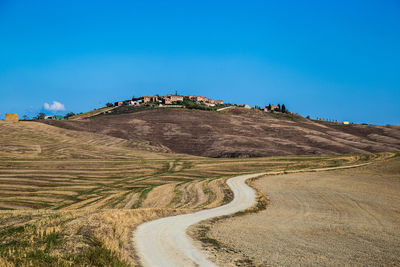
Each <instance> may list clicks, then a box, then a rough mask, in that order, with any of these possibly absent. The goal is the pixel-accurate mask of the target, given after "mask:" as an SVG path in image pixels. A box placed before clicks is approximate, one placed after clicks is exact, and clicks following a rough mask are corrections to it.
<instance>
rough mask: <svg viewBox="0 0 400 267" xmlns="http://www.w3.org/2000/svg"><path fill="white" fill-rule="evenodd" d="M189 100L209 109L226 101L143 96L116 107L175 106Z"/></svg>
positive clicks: (201, 97)
mask: <svg viewBox="0 0 400 267" xmlns="http://www.w3.org/2000/svg"><path fill="white" fill-rule="evenodd" d="M185 99H188V100H190V101H192V102H194V103H197V104H203V105H206V106H209V107H213V106H215V105H222V104H224V101H222V100H213V99H211V98H208V97H205V96H194V95H165V96H158V95H155V96H141V97H137V98H135V97H134V98H132V100H125V101H118V102H115V103H114V106H116V107H117V106H140V105H143V104H147V103H153V104H158V105H175V104H178V103H180V102H183V101H184V100H185Z"/></svg>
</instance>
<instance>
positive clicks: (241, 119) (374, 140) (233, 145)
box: [42, 108, 400, 157]
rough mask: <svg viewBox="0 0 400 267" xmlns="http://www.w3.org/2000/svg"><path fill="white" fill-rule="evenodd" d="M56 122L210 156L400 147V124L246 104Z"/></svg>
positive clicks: (153, 111) (136, 141) (370, 149)
mask: <svg viewBox="0 0 400 267" xmlns="http://www.w3.org/2000/svg"><path fill="white" fill-rule="evenodd" d="M42 122H43V123H46V124H50V125H53V126H57V127H61V128H65V129H71V130H77V131H83V132H92V133H96V134H101V135H106V136H112V137H116V138H119V139H124V140H129V141H130V142H135V143H146V144H149V145H151V146H155V147H166V148H168V149H169V150H170V151H172V152H175V153H185V154H191V155H197V156H206V157H261V156H282V155H314V154H358V153H375V152H386V151H397V150H400V127H399V126H375V125H357V124H352V125H343V124H336V123H327V122H317V121H312V120H308V119H305V118H303V117H301V116H299V115H289V114H281V113H274V114H270V113H265V112H262V111H258V110H247V109H243V108H233V109H227V110H224V111H222V112H211V111H201V110H188V109H172V108H169V109H165V108H164V109H161V108H160V109H151V110H144V111H140V112H135V113H126V114H117V115H113V114H111V115H109V114H107V115H100V116H94V117H91V118H87V119H83V120H80V121H55V120H54V121H52V120H46V121H42Z"/></svg>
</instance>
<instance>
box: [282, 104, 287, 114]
mask: <svg viewBox="0 0 400 267" xmlns="http://www.w3.org/2000/svg"><path fill="white" fill-rule="evenodd" d="M282 113H286V107H285V104H282Z"/></svg>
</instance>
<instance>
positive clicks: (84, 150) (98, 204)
mask: <svg viewBox="0 0 400 267" xmlns="http://www.w3.org/2000/svg"><path fill="white" fill-rule="evenodd" d="M168 152H169V150H168V149H167V148H165V147H163V146H160V145H153V144H151V143H146V142H134V141H129V140H126V139H121V138H118V137H112V136H108V135H101V134H96V133H90V132H82V131H74V130H67V129H62V128H57V127H54V126H51V125H46V124H42V123H37V122H4V121H0V180H1V182H0V210H1V211H0V266H1V265H6V266H7V265H8V266H14V265H19V266H21V265H22V266H26V265H28V266H48V265H56V266H71V265H79V266H81V265H87V266H131V265H135V264H136V262H137V260H136V259H135V256H134V249H133V246H132V243H131V241H130V237H131V231H132V230H133V229H134V228H135V227H136V226H137V225H138V224H140V223H142V222H144V221H147V220H150V219H155V218H158V217H162V216H167V215H172V214H180V213H185V212H190V211H193V210H198V209H202V208H209V207H215V206H218V205H221V204H223V203H225V202H227V201H229V200H230V198H231V195H230V192H229V190H227V186H226V185H225V183H224V181H225V179H227V178H228V177H231V176H234V175H238V174H245V173H253V172H264V171H268V172H270V171H282V172H290V171H293V170H298V169H311V168H320V167H333V166H341V165H351V164H357V163H363V162H368V161H381V160H383V159H384V158H388V157H392V156H394V155H395V154H394V153H383V154H369V155H353V156H346V155H335V156H292V157H271V158H247V159H244V158H237V159H223V158H220V159H213V158H202V157H195V156H188V155H183V154H174V153H168Z"/></svg>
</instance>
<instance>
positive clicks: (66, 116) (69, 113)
mask: <svg viewBox="0 0 400 267" xmlns="http://www.w3.org/2000/svg"><path fill="white" fill-rule="evenodd" d="M74 115H75V113H73V112H68V113H67V114H65V116H64V119H68V118H69V117H72V116H74Z"/></svg>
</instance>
